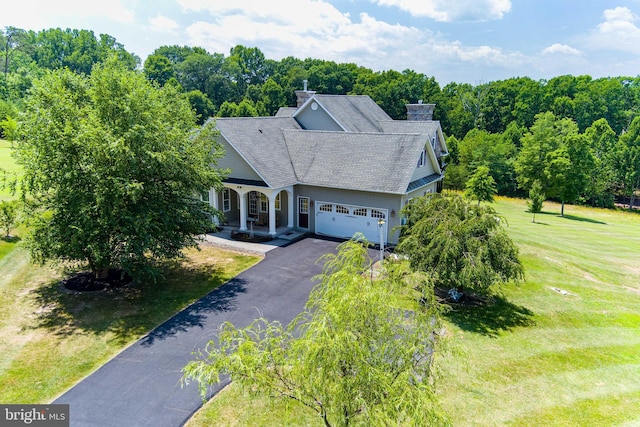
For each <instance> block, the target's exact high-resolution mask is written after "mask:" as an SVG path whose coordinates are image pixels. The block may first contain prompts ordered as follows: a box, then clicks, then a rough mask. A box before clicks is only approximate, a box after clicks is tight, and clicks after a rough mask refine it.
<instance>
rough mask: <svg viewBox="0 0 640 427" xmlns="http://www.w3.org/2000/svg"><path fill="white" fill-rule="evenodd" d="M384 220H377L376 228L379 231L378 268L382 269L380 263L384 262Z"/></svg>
mask: <svg viewBox="0 0 640 427" xmlns="http://www.w3.org/2000/svg"><path fill="white" fill-rule="evenodd" d="M384 224H385V222H384V219H382V218H380V219H379V220H378V228H379V229H380V268H382V261H383V260H384Z"/></svg>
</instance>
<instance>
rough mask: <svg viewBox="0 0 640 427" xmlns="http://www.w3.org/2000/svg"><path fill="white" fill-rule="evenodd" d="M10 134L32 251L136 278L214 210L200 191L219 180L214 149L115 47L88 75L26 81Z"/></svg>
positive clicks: (187, 241) (185, 110)
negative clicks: (29, 207) (30, 204)
mask: <svg viewBox="0 0 640 427" xmlns="http://www.w3.org/2000/svg"><path fill="white" fill-rule="evenodd" d="M17 135H18V139H17V140H16V141H15V143H14V148H15V155H16V158H17V162H18V163H19V164H20V165H21V166H22V168H23V171H24V175H23V180H22V183H21V184H22V185H21V188H22V190H23V192H24V196H25V198H28V199H30V200H33V201H35V202H36V206H35V213H34V215H33V218H32V229H31V233H30V234H29V236H28V238H27V243H28V247H29V249H30V251H31V255H32V256H33V258H34V260H36V261H39V262H45V261H47V260H57V261H76V262H84V263H86V264H88V266H89V267H90V269H91V270H92V271H93V272H94V273H95V274H96V276H97V277H100V278H103V277H105V276H106V275H107V273H108V270H109V269H110V268H112V267H114V268H120V269H122V270H124V271H125V272H127V273H129V274H131V275H132V276H134V277H139V276H142V275H148V274H151V275H152V276H153V277H155V276H154V273H156V272H157V269H156V268H155V267H154V265H155V263H154V261H156V260H158V259H160V258H170V257H176V256H180V255H181V253H182V252H181V251H182V249H183V248H185V247H190V246H195V245H196V244H197V239H196V235H198V234H202V233H203V232H205V231H206V230H207V229H208V227H210V215H211V214H215V212H213V211H211V209H210V208H209V207H208V206H207V205H206V204H205V203H203V202H201V201H200V197H199V195H200V194H202V193H203V192H205V191H208V190H209V188H211V187H217V186H219V185H220V182H221V181H220V180H221V172H220V171H219V170H217V169H215V168H214V167H212V165H214V164H215V162H216V159H217V158H218V157H219V156H220V155H221V148H220V147H219V146H218V145H217V143H216V142H215V138H214V130H213V129H212V128H210V127H204V128H201V129H198V128H197V126H196V117H195V114H194V112H193V111H192V109H191V107H190V105H189V102H188V101H187V100H186V98H184V97H183V96H182V95H180V94H179V93H178V92H177V91H176V89H175V88H174V87H173V86H172V85H166V86H165V87H163V88H158V87H155V86H154V85H152V84H151V83H149V82H148V81H147V80H146V79H145V77H144V75H142V74H141V73H139V72H136V71H131V70H129V69H128V68H127V67H126V66H125V65H123V64H121V63H120V62H119V61H118V60H117V59H116V58H115V57H114V58H111V59H109V60H108V61H106V62H105V63H104V64H101V65H96V66H94V68H93V71H92V73H91V75H90V76H83V75H78V74H74V73H73V72H71V71H69V70H66V69H65V70H58V71H52V72H49V73H48V74H47V75H46V76H45V77H43V78H42V79H41V80H39V81H36V82H34V86H33V89H32V90H31V94H30V95H29V97H28V98H27V99H26V100H25V108H24V116H23V118H22V119H21V121H20V123H19V127H18V133H17Z"/></svg>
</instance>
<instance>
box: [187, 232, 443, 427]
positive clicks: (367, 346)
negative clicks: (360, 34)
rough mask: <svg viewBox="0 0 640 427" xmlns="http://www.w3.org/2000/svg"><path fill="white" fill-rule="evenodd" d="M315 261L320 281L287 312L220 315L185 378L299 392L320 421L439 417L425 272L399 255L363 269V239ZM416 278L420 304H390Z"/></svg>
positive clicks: (418, 422) (433, 316)
mask: <svg viewBox="0 0 640 427" xmlns="http://www.w3.org/2000/svg"><path fill="white" fill-rule="evenodd" d="M324 261H325V265H324V271H323V273H322V275H321V276H320V279H321V283H320V284H319V285H317V286H316V288H314V290H313V291H312V293H311V296H310V298H309V301H308V302H307V304H306V306H305V309H304V311H303V312H302V313H301V314H300V315H299V316H298V317H297V318H296V319H295V320H294V321H293V322H291V323H290V324H289V325H288V326H286V327H285V326H283V325H281V324H280V323H278V322H269V321H267V320H265V319H259V320H256V321H255V322H254V323H253V324H252V325H250V326H249V327H247V328H244V329H240V328H237V327H235V326H233V325H232V324H230V323H226V324H225V325H223V327H222V328H221V331H220V334H219V336H218V340H217V341H218V343H214V342H210V343H209V346H208V348H207V350H206V351H205V352H203V353H201V354H200V356H199V358H198V360H196V361H193V362H190V363H189V364H188V365H187V366H186V367H185V368H184V373H185V378H186V379H188V380H197V381H199V383H200V386H201V390H202V392H203V396H205V395H206V386H207V385H208V384H213V383H216V382H218V381H220V378H221V375H224V374H229V375H230V376H231V380H232V381H234V382H235V383H237V384H239V385H240V386H242V387H243V388H244V389H245V390H247V391H254V392H256V391H257V392H262V393H270V394H271V395H272V396H273V395H275V396H279V397H284V398H287V399H293V400H295V401H298V402H300V403H301V404H302V405H305V406H307V407H309V408H311V409H312V410H313V411H315V412H316V413H317V414H318V416H319V417H320V418H321V419H322V420H323V422H324V424H325V426H333V425H336V426H346V425H350V424H362V425H369V426H378V425H379V426H383V425H415V426H423V425H437V424H441V423H443V421H444V419H443V418H442V417H441V415H440V413H439V410H438V406H437V404H436V397H435V395H434V393H433V380H434V378H433V374H432V373H433V365H432V364H433V361H434V357H435V355H437V354H438V353H437V351H438V348H439V335H438V334H436V333H434V331H437V330H439V328H440V320H439V306H438V303H437V302H436V301H435V298H434V294H433V288H432V287H431V286H430V284H429V282H428V281H426V279H425V277H423V276H421V275H416V274H410V273H409V272H408V271H406V268H404V267H403V264H402V263H400V264H394V263H389V264H387V267H385V270H384V271H383V272H382V273H381V274H380V276H379V277H377V278H376V277H373V276H372V275H370V274H369V273H368V272H369V268H370V266H371V263H372V261H371V259H370V258H369V256H368V254H367V248H366V245H363V244H362V243H360V242H356V241H349V242H346V243H343V244H341V245H340V246H339V247H338V253H337V254H335V255H334V254H330V255H327V256H326V257H325V259H324ZM405 266H406V265H405ZM418 285H419V287H420V288H421V289H423V293H422V298H423V302H424V304H421V305H418V304H417V303H416V306H415V307H413V308H414V310H403V309H399V308H397V307H398V304H397V303H398V296H399V295H400V294H401V293H405V292H406V291H407V290H409V291H411V290H412V289H414V288H415V287H416V286H418ZM275 423H277V420H276V421H275Z"/></svg>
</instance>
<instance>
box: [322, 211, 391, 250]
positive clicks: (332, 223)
mask: <svg viewBox="0 0 640 427" xmlns="http://www.w3.org/2000/svg"><path fill="white" fill-rule="evenodd" d="M315 214H316V233H318V234H324V235H327V236H334V237H342V238H345V239H350V238H351V237H353V235H354V234H355V233H358V232H359V233H362V234H364V237H366V238H367V240H368V241H369V242H371V243H380V226H379V225H378V223H379V221H380V220H381V219H382V220H384V224H383V225H382V235H383V238H384V241H385V243H386V241H387V222H388V221H387V210H386V209H377V208H370V207H369V208H367V207H362V206H352V205H343V204H338V203H331V202H317V203H316V212H315Z"/></svg>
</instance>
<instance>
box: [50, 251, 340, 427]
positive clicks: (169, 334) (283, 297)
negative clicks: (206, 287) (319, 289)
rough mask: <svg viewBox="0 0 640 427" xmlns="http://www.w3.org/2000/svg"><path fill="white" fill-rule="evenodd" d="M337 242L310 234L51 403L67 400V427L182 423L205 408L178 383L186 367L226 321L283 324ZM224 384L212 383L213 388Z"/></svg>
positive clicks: (300, 304) (301, 304)
mask: <svg viewBox="0 0 640 427" xmlns="http://www.w3.org/2000/svg"><path fill="white" fill-rule="evenodd" d="M336 246H337V243H336V242H332V241H328V240H322V239H316V238H307V239H304V240H302V241H299V242H296V243H294V244H292V245H290V246H287V247H283V248H276V249H274V250H272V251H270V252H268V253H267V254H266V257H265V259H264V260H262V261H261V262H260V263H258V264H256V265H255V266H253V267H252V268H250V269H248V270H246V271H244V272H243V273H241V274H240V275H238V276H237V277H236V278H234V279H233V280H231V281H229V282H227V283H226V284H224V285H222V286H220V287H219V288H217V289H215V290H214V291H212V292H211V293H210V294H208V295H207V296H205V297H204V298H202V299H201V300H199V301H197V302H196V303H194V304H193V305H191V306H189V307H187V308H186V309H185V310H183V311H182V312H180V313H178V314H177V315H175V316H174V317H172V318H171V319H169V320H168V321H167V322H165V323H164V324H162V325H160V326H159V327H158V328H156V329H154V330H153V331H151V332H150V333H149V334H148V335H147V336H145V337H143V338H142V339H140V340H139V341H138V342H136V343H135V344H133V345H132V346H130V347H128V348H127V349H126V350H124V351H123V352H121V353H120V354H118V355H117V356H116V357H115V358H113V359H112V360H111V361H109V362H108V363H106V364H105V365H104V366H102V367H101V368H100V369H98V370H97V371H95V372H94V373H93V374H91V375H89V376H88V377H87V378H85V379H84V380H83V381H81V382H80V383H78V384H77V385H76V386H74V387H73V388H71V389H70V390H69V391H67V392H66V393H65V394H63V395H62V396H60V397H59V398H58V399H56V401H55V402H54V403H67V404H69V405H70V424H71V426H100V427H106V426H118V427H121V426H172V427H173V426H180V425H182V424H184V423H185V422H186V421H187V420H188V419H189V418H190V417H191V415H193V413H194V412H195V411H197V410H198V409H199V408H200V407H201V406H202V398H201V397H200V394H199V392H198V387H197V384H196V383H191V384H189V385H187V386H185V387H182V386H181V383H180V379H181V377H182V372H181V370H182V368H183V366H184V365H185V364H186V363H187V362H189V361H190V360H192V359H193V358H194V356H193V352H195V351H197V350H198V349H202V348H204V347H205V346H206V344H207V342H208V341H209V340H211V339H213V338H214V337H215V335H216V332H217V331H218V327H219V325H220V324H222V323H223V322H225V321H231V322H232V323H233V324H234V325H236V326H239V327H244V326H247V325H249V324H250V323H251V322H252V321H253V320H254V319H255V318H257V317H260V316H263V317H265V318H267V319H270V320H278V321H280V322H282V323H283V324H286V323H288V322H289V321H291V320H292V319H293V318H294V317H295V316H296V315H297V314H298V313H300V311H302V309H303V307H304V304H305V303H306V301H307V299H308V297H309V292H310V291H311V289H312V288H313V286H314V285H315V284H316V282H312V280H311V278H312V277H313V276H315V275H317V274H319V273H320V272H321V269H322V266H321V264H320V263H316V261H317V259H318V258H319V257H320V256H321V255H323V254H326V253H330V252H335V249H336ZM227 382H228V381H225V383H223V384H220V385H217V386H216V387H214V388H212V389H211V391H210V394H209V396H213V395H214V394H215V393H217V392H218V391H219V390H220V389H222V387H224V385H226V383H227Z"/></svg>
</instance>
